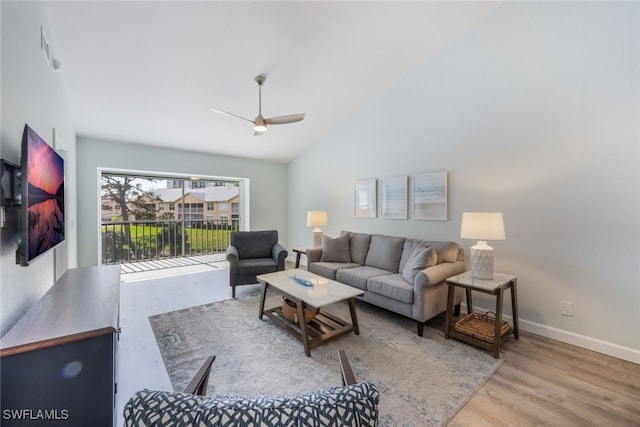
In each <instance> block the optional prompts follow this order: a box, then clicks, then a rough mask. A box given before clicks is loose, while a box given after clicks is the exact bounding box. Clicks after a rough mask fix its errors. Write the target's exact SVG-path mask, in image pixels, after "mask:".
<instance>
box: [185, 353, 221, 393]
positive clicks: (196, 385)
mask: <svg viewBox="0 0 640 427" xmlns="http://www.w3.org/2000/svg"><path fill="white" fill-rule="evenodd" d="M214 360H216V357H215V356H209V357H207V359H206V360H205V361H204V363H203V364H202V366H200V369H198V372H196V374H195V375H194V376H193V378H191V381H189V384H187V386H186V387H185V388H184V391H183V393H188V394H197V395H198V396H205V395H206V394H207V384H208V383H209V373H210V372H211V365H212V364H213V361H214Z"/></svg>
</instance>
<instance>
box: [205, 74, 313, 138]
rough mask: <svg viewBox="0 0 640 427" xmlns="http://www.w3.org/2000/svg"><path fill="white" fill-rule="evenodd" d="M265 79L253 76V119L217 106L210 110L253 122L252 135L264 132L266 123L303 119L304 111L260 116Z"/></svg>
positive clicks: (283, 122)
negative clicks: (255, 93) (255, 102)
mask: <svg viewBox="0 0 640 427" xmlns="http://www.w3.org/2000/svg"><path fill="white" fill-rule="evenodd" d="M266 79H267V78H266V77H265V76H262V75H259V76H256V78H255V81H256V83H257V84H258V115H257V116H256V118H255V119H254V120H250V119H247V118H245V117H242V116H238V115H237V114H233V113H229V112H227V111H223V110H218V109H217V108H212V109H211V111H213V112H216V113H220V114H224V115H226V116H231V117H236V118H238V119H242V120H246V121H248V122H251V123H253V131H254V133H253V134H254V135H262V134H263V133H264V132H266V130H267V125H284V124H288V123H295V122H299V121H301V120H303V119H304V113H298V114H289V115H286V116H277V117H269V118H266V119H265V118H264V117H263V116H262V85H263V84H264V82H265V80H266Z"/></svg>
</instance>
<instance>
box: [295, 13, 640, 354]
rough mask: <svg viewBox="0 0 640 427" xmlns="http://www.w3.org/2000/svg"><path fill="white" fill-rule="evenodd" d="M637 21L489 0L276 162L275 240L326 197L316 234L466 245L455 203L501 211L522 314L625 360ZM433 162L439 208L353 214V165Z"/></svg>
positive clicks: (630, 335) (303, 230)
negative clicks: (445, 208) (278, 215)
mask: <svg viewBox="0 0 640 427" xmlns="http://www.w3.org/2000/svg"><path fill="white" fill-rule="evenodd" d="M639 28H640V5H639V4H637V3H590V2H563V3H560V2H546V3H545V2H534V3H524V2H522V3H509V4H505V5H503V6H501V7H500V8H498V9H497V10H496V12H495V13H494V14H492V15H491V16H489V17H488V18H487V19H486V20H485V21H484V22H483V23H482V24H480V25H479V26H478V27H476V28H475V29H474V30H473V31H471V32H469V33H468V34H466V35H465V36H464V37H462V38H461V39H460V40H458V41H457V42H455V43H454V44H452V45H451V46H449V47H448V48H447V49H444V50H443V51H442V52H441V53H440V54H438V55H437V56H436V57H434V58H432V59H431V60H430V61H428V62H427V63H425V64H423V65H422V66H421V67H420V68H419V69H417V70H415V72H413V73H411V74H410V75H407V76H406V78H404V79H403V80H402V81H400V82H399V83H398V84H397V85H396V86H395V87H393V88H392V89H391V90H390V91H389V92H388V93H386V94H385V95H384V96H382V97H381V98H379V99H378V100H377V101H376V102H374V103H372V104H370V105H369V106H368V107H367V108H366V109H365V110H363V111H361V112H360V113H359V114H357V115H355V116H353V117H350V118H346V120H345V122H344V123H343V125H342V126H341V127H340V128H339V129H336V130H335V131H334V132H333V133H332V134H331V136H330V137H328V138H326V139H325V140H323V141H320V142H319V143H318V144H316V145H315V146H314V147H313V148H312V149H310V150H309V151H308V152H307V153H305V154H304V155H303V156H301V157H299V158H298V159H296V160H295V161H294V162H292V163H291V164H290V166H289V217H290V219H291V221H290V229H289V242H290V243H291V245H292V246H303V247H304V246H306V245H308V244H309V241H310V234H311V230H310V229H309V228H307V227H306V226H305V223H304V221H305V217H306V211H308V210H327V211H328V214H329V226H327V227H326V228H325V230H324V231H325V233H326V234H329V235H336V234H338V233H339V232H340V230H342V229H345V230H353V231H361V232H375V233H382V234H391V235H398V236H407V237H416V238H428V239H442V240H456V241H458V242H459V243H460V244H461V245H462V247H463V248H464V249H465V252H466V253H467V254H468V252H469V250H468V249H469V247H470V246H471V245H472V244H473V243H474V242H471V241H466V240H462V239H460V238H459V235H460V234H459V233H460V220H461V216H462V212H464V211H502V212H504V216H505V225H506V233H507V239H506V240H504V241H498V242H491V245H492V246H493V247H494V248H495V263H496V265H495V268H496V271H501V272H508V273H513V274H516V275H517V276H518V286H519V309H520V319H521V325H522V327H523V328H524V329H528V330H531V331H535V332H537V333H540V334H543V335H547V336H551V337H554V338H558V339H561V340H564V341H566V342H572V343H574V344H578V345H582V346H585V347H588V348H592V349H594V350H597V351H601V352H605V353H608V354H612V355H615V356H618V357H621V358H625V359H628V360H633V361H635V362H636V363H640V332H639V331H640V329H639V328H638V325H640V286H639V285H640V270H639V262H638V261H639V260H640V194H639V193H640V190H639V183H640V175H639V170H640V154H639V146H640V136H639V133H640V132H639V118H640V114H639V113H640V108H639V103H640V85H639V80H640V68H639V58H638V57H639V52H640V31H639ZM442 169H445V170H448V171H449V220H448V221H446V222H438V221H418V220H414V219H411V216H410V219H408V220H384V219H380V218H376V219H356V218H355V217H354V215H353V183H354V180H356V179H360V178H373V177H377V178H380V177H384V176H396V175H411V174H414V173H420V172H425V171H434V170H442ZM410 200H411V197H410ZM560 300H568V301H572V302H573V304H574V316H573V317H566V316H562V315H560ZM479 304H481V305H482V306H484V307H485V308H491V303H489V300H486V299H485V300H480V301H479ZM505 311H506V313H510V307H509V304H507V305H506V306H505Z"/></svg>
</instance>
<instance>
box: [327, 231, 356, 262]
mask: <svg viewBox="0 0 640 427" xmlns="http://www.w3.org/2000/svg"><path fill="white" fill-rule="evenodd" d="M320 261H321V262H351V253H350V252H349V235H348V234H345V235H342V236H338V237H336V238H333V237H329V236H322V255H321V256H320Z"/></svg>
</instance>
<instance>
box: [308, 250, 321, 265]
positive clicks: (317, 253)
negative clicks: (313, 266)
mask: <svg viewBox="0 0 640 427" xmlns="http://www.w3.org/2000/svg"><path fill="white" fill-rule="evenodd" d="M320 258H322V248H309V249H307V263H311V262H320Z"/></svg>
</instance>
